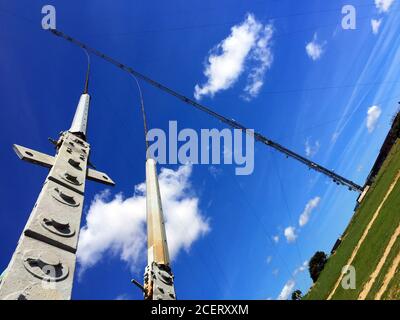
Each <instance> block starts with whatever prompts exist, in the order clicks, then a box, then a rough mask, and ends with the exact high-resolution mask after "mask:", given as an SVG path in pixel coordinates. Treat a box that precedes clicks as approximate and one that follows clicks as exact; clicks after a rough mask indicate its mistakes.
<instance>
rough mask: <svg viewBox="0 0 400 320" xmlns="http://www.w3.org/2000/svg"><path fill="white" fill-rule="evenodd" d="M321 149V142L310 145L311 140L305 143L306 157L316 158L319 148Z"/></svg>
mask: <svg viewBox="0 0 400 320" xmlns="http://www.w3.org/2000/svg"><path fill="white" fill-rule="evenodd" d="M320 147H321V144H320V143H319V141H318V140H317V141H315V143H314V144H312V143H310V139H307V140H306V143H305V152H306V156H307V157H310V158H312V157H314V156H315V155H316V154H317V152H318V151H319V148H320Z"/></svg>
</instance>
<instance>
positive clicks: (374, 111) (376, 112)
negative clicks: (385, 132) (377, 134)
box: [366, 106, 382, 133]
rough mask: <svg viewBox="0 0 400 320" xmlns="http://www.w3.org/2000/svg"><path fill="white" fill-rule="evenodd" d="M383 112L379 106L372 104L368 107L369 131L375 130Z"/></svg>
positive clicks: (367, 123) (367, 122)
mask: <svg viewBox="0 0 400 320" xmlns="http://www.w3.org/2000/svg"><path fill="white" fill-rule="evenodd" d="M381 114H382V110H381V108H379V107H378V106H372V107H370V108H368V111H367V121H366V125H367V129H368V132H369V133H371V132H372V131H374V129H375V126H376V123H377V122H378V119H379V117H380V116H381Z"/></svg>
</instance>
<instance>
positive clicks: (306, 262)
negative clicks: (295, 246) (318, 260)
mask: <svg viewBox="0 0 400 320" xmlns="http://www.w3.org/2000/svg"><path fill="white" fill-rule="evenodd" d="M307 268H308V261H307V260H306V261H304V262H303V264H302V265H301V266H300V267H298V268H296V269H295V270H294V271H293V277H295V276H297V275H298V274H299V273H302V272H304V271H306V270H307Z"/></svg>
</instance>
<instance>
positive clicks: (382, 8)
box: [375, 0, 394, 12]
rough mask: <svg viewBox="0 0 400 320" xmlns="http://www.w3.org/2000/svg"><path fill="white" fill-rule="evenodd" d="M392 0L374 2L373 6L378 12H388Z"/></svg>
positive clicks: (376, 0)
mask: <svg viewBox="0 0 400 320" xmlns="http://www.w3.org/2000/svg"><path fill="white" fill-rule="evenodd" d="M393 2H394V0H375V6H376V8H377V9H378V11H379V12H388V11H389V9H390V7H391V6H392V4H393Z"/></svg>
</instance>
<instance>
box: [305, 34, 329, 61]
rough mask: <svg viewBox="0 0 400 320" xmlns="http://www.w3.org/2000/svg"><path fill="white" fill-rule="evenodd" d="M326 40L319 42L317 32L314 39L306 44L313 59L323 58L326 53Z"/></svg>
mask: <svg viewBox="0 0 400 320" xmlns="http://www.w3.org/2000/svg"><path fill="white" fill-rule="evenodd" d="M325 45H326V41H325V42H318V39H317V34H316V33H314V37H313V39H312V41H310V42H309V43H307V44H306V52H307V55H308V56H309V57H310V59H311V60H313V61H316V60H318V59H320V58H321V56H322V54H323V53H324V47H325Z"/></svg>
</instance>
